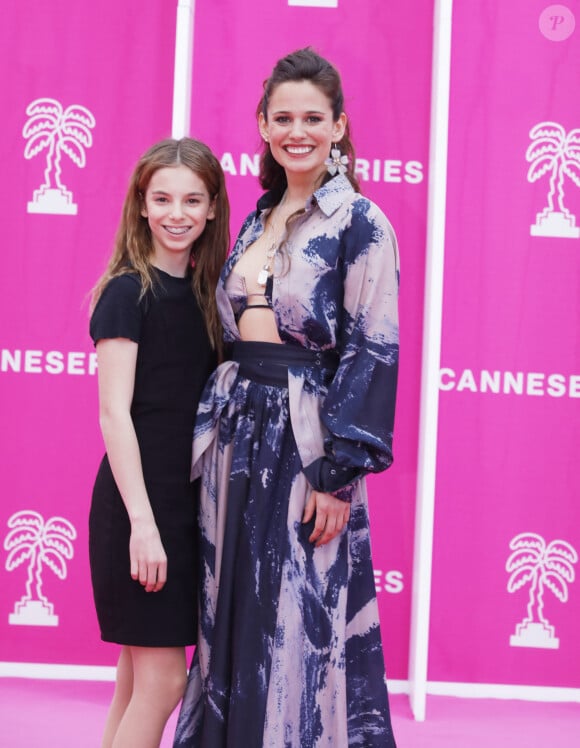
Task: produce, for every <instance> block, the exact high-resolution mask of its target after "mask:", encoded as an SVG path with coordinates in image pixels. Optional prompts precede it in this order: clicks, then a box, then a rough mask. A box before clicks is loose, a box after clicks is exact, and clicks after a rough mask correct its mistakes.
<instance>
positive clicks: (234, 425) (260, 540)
mask: <svg viewBox="0 0 580 748" xmlns="http://www.w3.org/2000/svg"><path fill="white" fill-rule="evenodd" d="M343 108H344V101H343V94H342V87H341V83H340V77H339V75H338V73H337V71H336V69H335V68H334V67H333V66H332V65H331V64H330V63H329V62H328V61H327V60H325V59H323V58H321V57H320V56H319V55H317V54H316V53H315V52H314V51H313V50H311V49H304V50H299V51H297V52H295V53H293V54H290V55H288V56H287V57H285V58H283V59H282V60H280V61H279V62H278V63H277V64H276V66H275V67H274V70H273V72H272V74H271V76H270V77H269V78H268V80H267V81H266V83H265V86H264V92H263V96H262V99H261V101H260V104H259V107H258V125H259V129H260V133H261V135H262V138H263V140H264V143H265V147H264V148H265V150H264V155H263V158H262V162H261V171H260V181H261V185H262V187H263V188H264V189H266V190H267V192H266V193H265V194H264V195H263V196H262V197H261V198H260V200H259V201H258V206H257V210H254V211H253V212H252V213H251V214H250V215H249V216H248V218H247V220H246V222H245V223H244V225H243V226H242V229H241V231H240V235H239V237H238V240H237V242H236V244H235V246H234V249H233V251H232V254H231V255H230V257H229V258H228V260H227V262H226V265H225V267H224V270H223V272H222V275H221V278H220V282H219V285H218V289H217V299H218V307H219V310H220V315H221V319H222V322H223V325H224V331H225V339H226V341H228V342H231V343H233V346H232V357H231V359H232V360H230V361H227V362H225V363H223V364H222V365H221V366H220V367H219V368H218V369H217V371H216V372H215V374H214V375H213V377H212V378H211V379H210V381H209V382H208V385H207V387H206V389H205V392H204V395H203V397H202V400H201V403H200V410H199V413H198V420H197V424H196V431H195V440H194V473H195V474H198V475H201V476H202V483H201V486H202V487H201V495H200V525H201V537H202V541H201V546H200V547H201V549H202V554H203V563H202V565H201V569H200V571H201V579H202V582H201V590H200V592H201V596H200V597H201V616H200V639H199V644H198V647H197V650H196V654H195V660H194V663H193V666H192V669H191V673H190V681H189V685H188V688H187V692H186V696H185V698H184V702H183V707H182V711H181V715H180V719H179V723H178V729H177V736H176V741H175V745H176V746H180V747H185V746H187V748H192V747H193V746H195V748H230V747H231V746H243V748H263V747H266V746H267V747H268V748H281V747H282V746H285V747H286V748H322V746H335V747H336V748H346V746H365V748H394V746H395V741H394V738H393V732H392V728H391V721H390V714H389V704H388V697H387V686H386V680H385V667H384V662H383V650H382V644H381V636H380V631H379V619H378V610H377V601H376V595H375V583H374V576H373V567H372V562H371V554H370V538H369V521H368V509H367V495H366V488H365V480H364V476H365V475H366V474H367V473H369V472H378V471H380V470H384V469H386V468H388V467H389V465H390V464H391V462H392V459H393V457H392V437H393V421H394V408H395V390H396V382H397V368H398V352H399V337H398V320H397V296H398V281H399V259H398V250H397V242H396V239H395V235H394V232H393V230H392V228H391V225H390V223H389V221H388V220H387V218H386V217H385V215H384V214H383V212H382V211H381V210H380V209H379V208H378V206H377V205H375V204H374V203H372V202H371V201H370V200H368V199H366V198H364V197H362V196H361V195H360V193H359V187H358V182H357V180H356V177H355V175H354V158H353V148H352V144H351V141H350V138H349V130H348V122H347V118H346V115H345V113H344V110H343Z"/></svg>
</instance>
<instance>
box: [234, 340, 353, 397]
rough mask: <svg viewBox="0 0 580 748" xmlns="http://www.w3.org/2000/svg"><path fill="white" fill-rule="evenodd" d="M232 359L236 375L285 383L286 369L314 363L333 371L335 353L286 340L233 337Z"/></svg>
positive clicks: (270, 382) (286, 379) (318, 366)
mask: <svg viewBox="0 0 580 748" xmlns="http://www.w3.org/2000/svg"><path fill="white" fill-rule="evenodd" d="M231 359H232V361H237V362H238V364H239V373H240V376H242V377H244V378H246V379H252V380H254V381H256V382H259V383H261V384H269V385H273V386H276V387H287V386H288V368H289V367H291V366H292V367H306V366H315V367H317V368H320V369H327V370H330V371H331V372H335V371H336V368H337V366H338V353H337V352H336V351H335V350H330V351H313V350H310V349H308V348H302V347H301V346H298V345H289V344H287V343H262V342H259V341H246V340H236V341H235V342H234V344H233V347H232V355H231Z"/></svg>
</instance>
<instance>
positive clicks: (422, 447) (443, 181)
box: [409, 0, 453, 721]
mask: <svg viewBox="0 0 580 748" xmlns="http://www.w3.org/2000/svg"><path fill="white" fill-rule="evenodd" d="M452 4H453V2H452V0H435V7H434V26H433V67H432V79H431V135H430V146H429V197H428V208H427V258H426V265H425V308H424V313H423V354H422V376H421V407H420V423H419V452H418V466H417V496H416V513H415V548H414V558H413V599H412V605H411V642H410V652H409V685H410V690H409V694H410V703H411V710H412V712H413V715H414V717H415V719H416V720H419V721H423V720H424V719H425V709H426V701H427V663H428V651H429V608H430V601H431V566H432V556H433V520H434V508H435V469H436V457H437V421H438V409H439V368H440V355H441V317H442V304H443V261H444V245H445V205H446V186H447V138H448V128H449V80H450V75H451V26H452Z"/></svg>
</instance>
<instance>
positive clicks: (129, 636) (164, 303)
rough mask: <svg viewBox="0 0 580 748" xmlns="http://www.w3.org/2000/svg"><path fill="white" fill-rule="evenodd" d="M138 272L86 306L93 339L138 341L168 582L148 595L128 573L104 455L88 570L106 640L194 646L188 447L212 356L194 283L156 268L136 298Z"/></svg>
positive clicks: (142, 437) (145, 431) (146, 453)
mask: <svg viewBox="0 0 580 748" xmlns="http://www.w3.org/2000/svg"><path fill="white" fill-rule="evenodd" d="M139 295H140V283H139V279H138V277H137V276H135V275H132V274H131V275H125V276H120V277H119V278H115V279H113V280H112V281H111V282H110V283H109V285H108V286H107V288H106V289H105V291H104V293H103V295H102V297H101V299H100V300H99V303H98V304H97V307H96V308H95V310H94V312H93V316H92V319H91V323H90V332H91V336H92V337H93V340H94V341H95V342H97V341H98V340H101V339H104V338H114V337H124V338H129V339H130V340H134V341H135V342H137V343H138V346H139V348H138V353H137V367H136V375H135V387H134V394H133V401H132V405H131V415H132V418H133V423H134V426H135V431H136V434H137V439H138V442H139V449H140V453H141V461H142V465H143V474H144V477H145V484H146V487H147V492H148V496H149V500H150V503H151V506H152V509H153V513H154V515H155V520H156V522H157V525H158V527H159V531H160V534H161V540H162V542H163V546H164V548H165V552H166V554H167V557H168V581H167V584H166V586H165V588H164V589H163V590H162V591H161V592H156V593H146V592H145V591H144V590H143V588H142V586H141V585H140V584H139V582H135V581H133V580H132V579H131V577H130V567H129V534H130V525H129V520H128V516H127V512H126V509H125V506H124V504H123V501H122V499H121V496H120V494H119V492H118V490H117V487H116V485H115V481H114V478H113V475H112V473H111V469H110V466H109V462H108V459H107V457H106V456H105V457H104V458H103V461H102V463H101V465H100V468H99V472H98V475H97V479H96V482H95V486H94V489H93V498H92V504H91V512H90V518H89V555H90V561H91V576H92V580H93V590H94V596H95V603H96V608H97V616H98V619H99V624H100V627H101V636H102V638H103V639H104V640H105V641H113V642H118V643H120V644H129V645H135V646H183V645H187V644H192V643H194V642H195V632H196V628H197V605H196V597H197V589H196V580H197V573H196V567H195V558H196V536H197V529H196V509H195V487H194V486H193V485H192V484H191V483H190V480H189V474H190V468H191V444H192V435H193V426H194V421H195V413H196V410H197V405H198V401H199V397H200V395H201V391H202V389H203V386H204V384H205V381H206V379H207V377H208V376H209V374H210V373H211V371H212V369H213V368H214V367H215V364H216V360H215V356H214V354H213V352H212V350H211V347H210V344H209V339H208V336H207V332H206V329H205V324H204V322H203V318H202V315H201V312H200V310H199V307H198V305H197V302H196V300H195V297H194V295H193V291H192V288H191V280H190V279H187V278H174V277H172V276H169V275H167V274H166V273H162V272H161V271H157V273H156V277H155V282H154V286H153V289H152V290H150V291H148V292H147V293H146V294H145V296H144V297H143V298H142V299H141V300H139Z"/></svg>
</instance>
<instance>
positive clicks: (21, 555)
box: [4, 510, 77, 626]
mask: <svg viewBox="0 0 580 748" xmlns="http://www.w3.org/2000/svg"><path fill="white" fill-rule="evenodd" d="M8 527H9V528H10V532H9V533H8V535H7V536H6V538H5V540H4V549H5V550H6V551H8V558H7V559H6V569H7V570H8V571H14V569H16V568H18V567H19V566H20V565H21V564H23V563H24V562H25V561H27V562H28V576H27V579H26V594H25V595H24V596H23V597H22V598H21V600H20V602H17V603H16V605H15V607H14V613H13V614H11V615H10V618H9V621H10V623H16V624H27V625H45V626H55V625H57V623H58V616H55V615H53V611H54V606H53V605H52V604H51V603H50V602H49V601H48V599H47V598H46V596H45V595H43V593H42V569H43V566H48V568H49V569H50V570H51V571H52V572H54V574H56V576H57V577H58V578H59V579H66V560H70V559H71V558H72V557H73V555H74V549H73V544H72V541H73V540H74V539H75V538H76V536H77V532H76V530H75V528H74V527H73V525H72V524H71V523H70V522H69V521H68V520H66V519H64V518H63V517H51V518H50V519H49V520H47V521H46V522H45V521H44V519H43V517H42V515H41V514H39V513H38V512H35V511H32V510H23V511H20V512H16V514H13V515H12V516H11V517H10V519H9V520H8Z"/></svg>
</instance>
